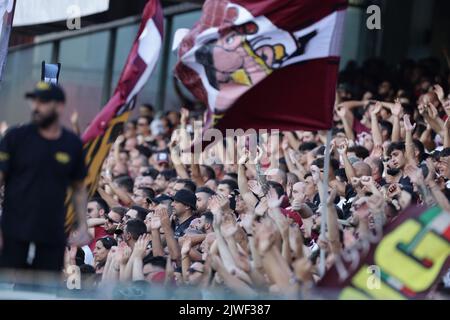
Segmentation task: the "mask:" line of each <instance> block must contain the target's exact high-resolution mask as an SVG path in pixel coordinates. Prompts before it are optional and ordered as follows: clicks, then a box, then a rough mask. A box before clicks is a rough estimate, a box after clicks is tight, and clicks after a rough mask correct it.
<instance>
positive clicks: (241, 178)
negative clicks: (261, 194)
mask: <svg viewBox="0 0 450 320" xmlns="http://www.w3.org/2000/svg"><path fill="white" fill-rule="evenodd" d="M244 157H246V156H245V155H244V156H243V157H242V158H241V159H239V164H238V187H239V192H240V193H241V195H242V198H243V199H244V201H245V202H246V203H247V205H249V206H250V207H251V208H254V207H255V205H256V203H257V202H258V199H257V198H256V197H255V195H254V194H253V193H252V192H251V191H250V189H249V188H248V180H247V176H246V175H245V165H244V163H245V162H246V161H247V160H248V159H247V158H244Z"/></svg>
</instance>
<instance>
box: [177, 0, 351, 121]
mask: <svg viewBox="0 0 450 320" xmlns="http://www.w3.org/2000/svg"><path fill="white" fill-rule="evenodd" d="M346 7H347V1H346V0H320V1H318V0H260V1H250V0H206V1H205V4H204V6H203V14H202V16H201V18H200V20H199V21H198V22H197V24H196V25H195V26H194V27H193V29H192V30H190V31H189V32H187V33H186V32H184V33H183V32H182V31H180V32H178V34H177V35H176V36H175V41H177V42H178V43H174V47H175V48H178V57H179V62H178V64H177V66H176V70H175V72H176V75H177V77H178V79H179V80H180V81H181V82H182V83H183V84H184V85H185V86H186V87H187V88H188V89H189V90H190V91H191V92H192V93H193V95H194V96H195V97H196V98H197V99H199V100H200V101H201V102H203V103H204V104H205V105H206V106H207V107H208V112H207V117H206V127H207V128H209V127H215V128H217V129H220V130H225V129H228V128H230V129H232V128H242V129H244V130H246V129H250V128H253V129H281V130H297V129H305V130H318V129H329V128H331V126H332V114H333V111H332V110H333V106H334V99H335V91H336V82H337V74H338V67H339V54H340V46H341V39H342V30H343V23H344V15H345V9H346ZM177 39H178V40H177Z"/></svg>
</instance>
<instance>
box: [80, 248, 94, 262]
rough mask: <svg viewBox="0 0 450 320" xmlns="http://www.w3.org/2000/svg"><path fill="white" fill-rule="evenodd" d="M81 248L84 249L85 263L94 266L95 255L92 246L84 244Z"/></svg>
mask: <svg viewBox="0 0 450 320" xmlns="http://www.w3.org/2000/svg"><path fill="white" fill-rule="evenodd" d="M81 249H83V251H84V263H85V264H90V265H91V266H94V255H93V254H92V251H91V248H89V246H84V247H82V248H81Z"/></svg>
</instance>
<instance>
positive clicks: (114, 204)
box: [97, 188, 120, 208]
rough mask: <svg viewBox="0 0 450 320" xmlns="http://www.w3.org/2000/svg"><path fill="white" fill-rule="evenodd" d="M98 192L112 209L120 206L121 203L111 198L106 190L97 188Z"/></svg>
mask: <svg viewBox="0 0 450 320" xmlns="http://www.w3.org/2000/svg"><path fill="white" fill-rule="evenodd" d="M97 192H98V194H99V195H100V197H102V199H103V200H105V201H106V203H107V204H108V206H109V207H110V208H112V207H117V206H120V204H119V202H117V201H116V200H115V199H114V198H113V197H112V196H110V195H109V194H108V193H107V192H106V191H105V190H103V189H102V188H97Z"/></svg>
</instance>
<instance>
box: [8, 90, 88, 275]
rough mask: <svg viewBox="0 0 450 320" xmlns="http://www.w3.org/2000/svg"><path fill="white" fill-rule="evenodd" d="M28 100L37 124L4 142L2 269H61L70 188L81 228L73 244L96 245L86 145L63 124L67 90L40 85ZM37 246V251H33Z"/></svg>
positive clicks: (17, 130) (18, 129) (24, 127)
mask: <svg viewBox="0 0 450 320" xmlns="http://www.w3.org/2000/svg"><path fill="white" fill-rule="evenodd" d="M25 97H26V98H28V99H29V101H30V106H31V116H32V120H31V123H29V124H25V125H22V126H18V127H15V128H12V129H10V130H9V131H8V132H7V133H6V135H5V136H4V138H3V139H2V140H1V142H0V186H1V185H2V184H3V183H5V198H4V203H3V214H2V219H1V228H0V229H1V232H0V236H2V238H3V248H2V252H1V256H0V265H1V266H2V267H7V268H13V269H15V268H29V267H31V268H33V269H35V270H49V271H50V270H53V271H59V270H61V269H62V268H63V262H64V250H65V245H66V240H67V239H66V234H65V227H64V225H65V216H66V210H65V205H64V203H65V198H66V190H67V189H68V187H71V188H72V190H73V193H72V197H71V199H72V202H73V204H74V209H75V214H76V219H77V220H76V222H77V228H78V229H77V232H76V235H77V237H76V238H72V239H71V242H72V244H73V245H77V246H83V245H86V244H88V243H89V241H90V236H89V233H88V227H87V222H86V207H87V193H86V190H85V188H84V184H83V180H84V178H85V177H86V168H85V164H84V157H83V144H82V142H81V140H80V138H79V137H78V136H76V135H75V134H74V133H73V132H71V131H69V130H67V129H66V128H64V127H63V126H62V125H61V122H60V119H61V117H62V114H63V112H64V106H65V95H64V92H63V90H62V88H61V87H59V86H58V85H56V84H51V83H45V82H39V83H38V84H37V85H36V87H35V89H34V91H32V92H29V93H27V94H26V95H25ZM0 242H1V241H0ZM32 247H34V248H35V250H31V251H30V248H32ZM33 251H34V254H31V255H30V254H29V253H30V252H33ZM27 257H28V259H27Z"/></svg>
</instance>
